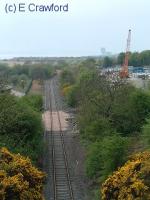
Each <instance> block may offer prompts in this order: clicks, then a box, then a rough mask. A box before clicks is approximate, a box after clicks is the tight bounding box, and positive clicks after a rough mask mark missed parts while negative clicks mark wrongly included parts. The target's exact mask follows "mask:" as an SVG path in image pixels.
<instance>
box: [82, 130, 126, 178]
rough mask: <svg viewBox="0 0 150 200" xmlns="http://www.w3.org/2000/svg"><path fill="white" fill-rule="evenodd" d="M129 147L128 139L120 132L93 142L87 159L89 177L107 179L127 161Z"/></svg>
mask: <svg viewBox="0 0 150 200" xmlns="http://www.w3.org/2000/svg"><path fill="white" fill-rule="evenodd" d="M127 147H128V139H126V138H123V137H121V136H119V135H118V134H116V135H113V136H108V137H105V138H104V139H103V140H101V141H97V142H95V143H93V144H92V145H91V146H90V148H89V151H88V155H87V161H86V171H87V175H88V177H90V178H96V177H97V178H98V177H100V176H101V179H102V180H103V179H105V178H106V177H107V176H108V175H109V174H111V173H112V172H113V171H114V170H116V169H117V168H118V167H119V166H121V165H122V164H123V163H124V162H125V161H126V156H127Z"/></svg>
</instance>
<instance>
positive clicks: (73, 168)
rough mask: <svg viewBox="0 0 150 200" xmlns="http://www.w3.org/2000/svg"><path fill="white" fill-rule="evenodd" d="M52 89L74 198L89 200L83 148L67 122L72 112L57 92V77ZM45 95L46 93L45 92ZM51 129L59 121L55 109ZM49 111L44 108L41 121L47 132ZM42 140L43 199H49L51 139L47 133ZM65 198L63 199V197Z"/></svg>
mask: <svg viewBox="0 0 150 200" xmlns="http://www.w3.org/2000/svg"><path fill="white" fill-rule="evenodd" d="M54 90H55V95H56V99H57V105H58V110H59V113H60V118H61V125H62V131H63V134H64V143H65V150H66V153H67V159H68V165H69V171H70V177H71V183H72V188H73V193H74V199H75V200H91V198H90V197H89V195H88V193H89V192H88V191H89V187H88V185H89V180H88V179H87V178H86V176H85V167H84V166H85V149H84V147H83V146H82V145H81V144H80V141H79V136H78V135H77V134H75V133H73V131H72V127H73V126H72V123H71V122H68V119H69V118H70V117H71V118H72V117H74V114H73V113H72V112H71V111H72V109H70V108H69V107H68V106H66V104H65V103H64V102H63V98H62V97H61V96H60V92H59V82H58V77H55V78H54ZM45 95H46V94H45ZM52 115H53V120H54V122H55V123H54V125H53V130H54V131H56V132H57V131H59V123H58V119H57V117H55V116H56V111H55V110H53V113H52ZM50 120H51V119H50V112H49V111H48V110H47V109H45V112H44V114H43V121H44V126H45V130H46V131H47V132H48V131H50V130H51V125H50ZM44 142H45V150H44V159H43V167H44V170H45V171H46V172H47V174H48V177H47V183H46V185H45V190H44V194H45V199H46V200H50V199H51V198H50V193H51V192H52V190H53V188H52V184H51V181H52V177H51V175H50V174H51V173H50V170H51V164H50V163H51V154H50V153H49V152H50V145H51V139H50V137H49V136H48V135H44ZM64 200H65V199H64Z"/></svg>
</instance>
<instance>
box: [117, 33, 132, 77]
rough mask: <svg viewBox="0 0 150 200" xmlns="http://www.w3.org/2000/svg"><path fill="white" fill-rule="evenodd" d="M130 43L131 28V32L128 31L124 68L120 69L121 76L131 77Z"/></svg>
mask: <svg viewBox="0 0 150 200" xmlns="http://www.w3.org/2000/svg"><path fill="white" fill-rule="evenodd" d="M130 44H131V30H129V33H128V38H127V47H126V53H125V59H124V63H123V66H122V69H121V71H120V77H121V78H128V77H129V70H128V64H129V53H130Z"/></svg>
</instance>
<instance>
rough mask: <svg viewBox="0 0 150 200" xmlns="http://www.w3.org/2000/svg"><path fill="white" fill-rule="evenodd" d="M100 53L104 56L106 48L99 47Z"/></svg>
mask: <svg viewBox="0 0 150 200" xmlns="http://www.w3.org/2000/svg"><path fill="white" fill-rule="evenodd" d="M101 54H102V56H105V55H106V49H105V48H104V47H103V48H101Z"/></svg>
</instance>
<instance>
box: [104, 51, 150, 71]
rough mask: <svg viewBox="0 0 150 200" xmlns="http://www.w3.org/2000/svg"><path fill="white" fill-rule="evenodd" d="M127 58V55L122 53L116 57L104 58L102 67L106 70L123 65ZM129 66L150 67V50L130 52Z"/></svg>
mask: <svg viewBox="0 0 150 200" xmlns="http://www.w3.org/2000/svg"><path fill="white" fill-rule="evenodd" d="M124 58H125V53H123V52H122V53H120V54H119V55H118V56H116V57H108V56H106V57H104V58H103V61H102V66H103V67H104V68H105V67H106V68H107V67H112V66H114V65H123V62H124ZM129 65H130V66H134V67H138V66H141V67H143V66H150V50H145V51H142V52H130V53H129Z"/></svg>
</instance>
